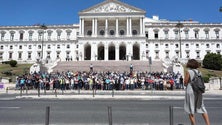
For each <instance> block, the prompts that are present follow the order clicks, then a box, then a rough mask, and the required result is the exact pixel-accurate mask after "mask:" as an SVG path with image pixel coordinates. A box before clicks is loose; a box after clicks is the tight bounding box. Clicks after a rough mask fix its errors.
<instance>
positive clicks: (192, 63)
mask: <svg viewBox="0 0 222 125" xmlns="http://www.w3.org/2000/svg"><path fill="white" fill-rule="evenodd" d="M186 67H187V68H188V70H187V72H186V74H185V78H184V85H185V86H186V94H185V103H184V109H185V111H186V112H187V113H188V114H189V118H190V121H191V125H196V121H195V117H194V114H195V113H200V114H202V116H203V118H204V120H205V123H206V125H210V121H209V117H208V114H207V110H206V108H205V106H204V102H203V99H201V100H202V101H201V102H198V101H195V98H196V96H197V94H195V93H196V92H195V91H194V90H193V88H192V86H191V83H190V81H191V80H192V79H193V77H194V75H195V72H196V73H198V72H199V71H198V70H197V68H198V67H199V63H198V62H197V61H196V60H195V59H190V60H188V62H187V65H186ZM200 97H201V98H202V93H201V95H200ZM196 103H198V104H196Z"/></svg>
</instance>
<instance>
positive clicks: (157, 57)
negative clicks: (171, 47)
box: [155, 51, 159, 59]
mask: <svg viewBox="0 0 222 125" xmlns="http://www.w3.org/2000/svg"><path fill="white" fill-rule="evenodd" d="M155 53H156V57H155V58H156V59H159V51H156V52H155Z"/></svg>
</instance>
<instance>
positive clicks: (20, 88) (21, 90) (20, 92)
mask: <svg viewBox="0 0 222 125" xmlns="http://www.w3.org/2000/svg"><path fill="white" fill-rule="evenodd" d="M20 97H22V87H20Z"/></svg>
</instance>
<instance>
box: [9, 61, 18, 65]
mask: <svg viewBox="0 0 222 125" xmlns="http://www.w3.org/2000/svg"><path fill="white" fill-rule="evenodd" d="M9 65H10V66H11V67H16V65H17V61H16V60H11V61H9Z"/></svg>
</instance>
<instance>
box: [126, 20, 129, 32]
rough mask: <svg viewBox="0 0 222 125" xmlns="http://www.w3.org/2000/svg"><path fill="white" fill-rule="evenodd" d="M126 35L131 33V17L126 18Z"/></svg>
mask: <svg viewBox="0 0 222 125" xmlns="http://www.w3.org/2000/svg"><path fill="white" fill-rule="evenodd" d="M126 35H127V36H128V35H129V18H128V17H127V19H126Z"/></svg>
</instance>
